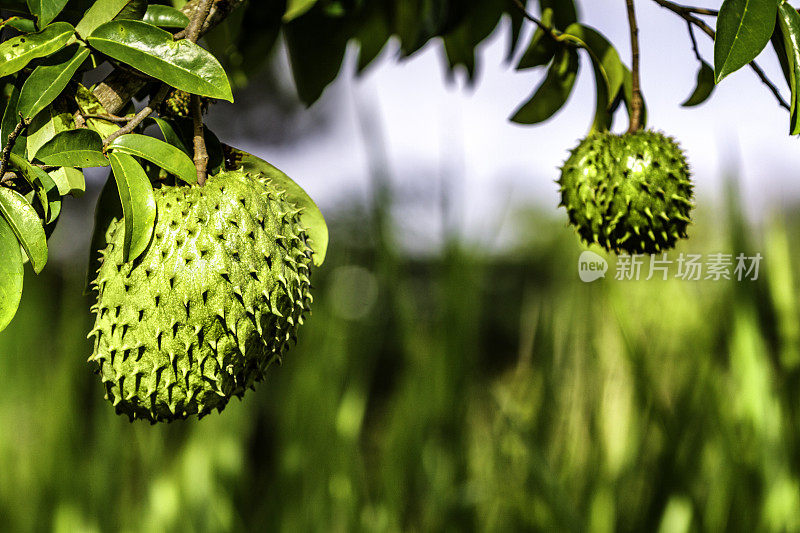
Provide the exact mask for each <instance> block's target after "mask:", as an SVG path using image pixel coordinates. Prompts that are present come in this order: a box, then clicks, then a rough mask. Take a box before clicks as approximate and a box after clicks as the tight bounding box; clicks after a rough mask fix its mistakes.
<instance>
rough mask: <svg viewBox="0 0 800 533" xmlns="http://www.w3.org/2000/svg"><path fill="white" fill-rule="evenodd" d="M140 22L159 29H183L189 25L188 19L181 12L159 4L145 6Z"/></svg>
mask: <svg viewBox="0 0 800 533" xmlns="http://www.w3.org/2000/svg"><path fill="white" fill-rule="evenodd" d="M142 21H143V22H146V23H148V24H152V25H153V26H158V27H159V28H185V27H186V26H188V25H189V17H187V16H186V15H184V14H183V11H180V10H178V9H175V8H174V7H171V6H162V5H159V4H153V5H149V6H147V11H146V12H145V14H144V17H143V18H142Z"/></svg>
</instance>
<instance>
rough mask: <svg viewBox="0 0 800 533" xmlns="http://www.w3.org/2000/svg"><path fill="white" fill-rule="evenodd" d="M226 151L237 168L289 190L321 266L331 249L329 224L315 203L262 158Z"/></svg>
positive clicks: (238, 151) (315, 262) (291, 200)
mask: <svg viewBox="0 0 800 533" xmlns="http://www.w3.org/2000/svg"><path fill="white" fill-rule="evenodd" d="M227 149H228V153H229V155H230V156H231V157H232V158H233V159H234V161H235V164H236V166H237V167H243V168H244V170H245V172H252V173H259V174H262V175H263V176H264V177H265V178H266V179H267V180H268V181H269V183H270V184H272V185H274V186H275V187H277V188H279V189H282V190H284V191H286V198H287V200H288V201H289V202H291V203H293V204H294V205H295V206H296V207H297V208H299V209H302V211H301V213H300V221H301V222H302V224H303V225H304V226H305V227H306V233H307V234H308V239H309V246H311V249H312V250H314V257H313V260H314V264H315V265H317V266H320V265H322V263H323V262H324V261H325V255H326V253H327V250H328V225H327V224H326V223H325V217H323V216H322V212H321V211H320V210H319V207H317V204H315V203H314V200H312V199H311V197H310V196H308V194H307V193H306V192H305V191H304V190H303V189H302V187H300V186H299V185H298V184H297V183H295V182H294V181H293V180H292V179H291V178H290V177H289V176H287V175H286V174H284V173H283V172H281V171H280V170H278V169H277V168H275V167H274V166H272V165H271V164H269V163H267V162H266V161H264V160H263V159H260V158H258V157H256V156H254V155H252V154H249V153H247V152H245V151H243V150H239V149H237V148H232V147H227Z"/></svg>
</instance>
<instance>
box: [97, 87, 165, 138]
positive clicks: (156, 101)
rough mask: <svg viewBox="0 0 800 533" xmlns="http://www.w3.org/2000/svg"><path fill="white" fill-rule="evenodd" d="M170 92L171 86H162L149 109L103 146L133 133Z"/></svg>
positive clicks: (149, 103) (141, 112) (148, 104)
mask: <svg viewBox="0 0 800 533" xmlns="http://www.w3.org/2000/svg"><path fill="white" fill-rule="evenodd" d="M169 91H170V86H169V85H167V84H166V83H163V84H161V88H160V89H159V90H158V92H157V93H156V94H155V96H153V97H152V98H151V99H150V101H149V102H148V103H147V107H145V108H144V109H142V110H141V111H139V112H138V113H136V115H135V116H134V117H133V118H132V119H131V120H130V121H129V122H128V124H126V125H125V126H123V127H121V128H120V129H118V130H117V131H115V132H114V133H112V134H111V135H109V136H108V137H106V139H105V140H104V141H103V146H108V145H109V144H111V142H113V141H114V139H116V138H117V137H120V136H122V135H126V134H128V133H131V132H132V131H133V130H135V129H136V127H137V126H138V125H139V124H141V123H142V122H143V121H144V119H146V118H147V117H149V116H150V114H151V113H152V112H153V111H154V110H155V109H156V108H157V107H158V106H159V105H161V102H163V101H164V98H166V97H167V94H168V93H169Z"/></svg>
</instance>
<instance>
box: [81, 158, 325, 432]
mask: <svg viewBox="0 0 800 533" xmlns="http://www.w3.org/2000/svg"><path fill="white" fill-rule="evenodd" d="M155 195H156V205H157V212H158V215H157V221H156V224H155V228H154V230H153V238H152V241H151V243H150V245H149V247H148V248H147V250H146V251H145V253H144V254H143V255H142V256H141V257H139V258H138V259H136V260H135V261H129V262H125V261H124V260H123V255H122V249H123V239H124V233H125V231H124V224H123V222H121V221H116V220H114V221H113V222H112V223H111V225H110V226H109V228H108V231H107V234H106V239H107V243H108V245H107V247H106V248H105V250H103V251H102V252H101V255H102V264H101V266H100V269H99V270H98V275H97V279H96V280H95V282H94V287H95V289H96V290H97V292H98V299H97V303H96V305H95V306H94V307H93V308H92V310H93V311H94V312H95V314H96V322H95V326H94V329H93V330H92V332H91V333H90V336H92V335H93V336H94V337H95V346H94V353H93V354H92V356H91V357H90V358H89V361H90V362H94V363H96V364H97V370H98V372H99V374H100V376H101V379H102V382H103V385H104V386H105V389H106V396H107V399H108V400H110V401H111V402H112V403H113V405H114V406H115V407H116V410H117V412H118V413H120V414H127V415H129V416H130V417H131V419H132V420H133V419H135V418H142V419H146V420H150V421H151V422H157V421H171V420H174V419H180V418H186V417H188V416H191V415H195V414H197V415H199V416H201V417H202V416H204V415H206V414H208V413H210V412H211V411H212V410H213V409H217V410H219V411H221V410H222V409H223V408H224V407H225V405H226V404H227V403H228V401H229V400H230V399H231V398H232V397H233V396H237V397H240V398H241V396H242V394H243V393H244V392H245V390H246V389H247V388H249V387H252V386H253V384H254V383H255V382H257V381H260V380H261V379H262V378H263V377H264V372H265V370H266V369H267V367H268V366H269V365H270V364H271V363H272V362H273V361H276V360H277V361H279V360H280V358H281V356H282V355H283V353H284V352H285V350H286V349H287V347H288V346H289V345H290V343H292V342H294V341H295V339H296V331H297V328H298V326H299V325H300V324H301V323H302V321H303V314H304V312H306V311H307V310H308V309H309V305H310V303H311V295H310V293H309V289H310V285H309V264H310V261H311V250H310V248H309V247H308V245H307V242H306V231H305V229H304V227H303V226H301V224H300V219H299V211H298V210H297V209H296V208H295V207H294V206H293V204H290V203H289V202H287V201H286V199H285V195H284V193H283V192H282V191H281V190H279V189H277V188H275V187H273V186H272V185H271V184H270V182H269V180H267V179H264V178H262V177H261V176H260V175H249V174H245V173H244V172H242V171H233V172H223V173H220V174H218V175H216V176H212V177H210V178H209V179H208V181H207V182H206V184H205V186H204V187H162V188H161V189H157V190H156V191H155Z"/></svg>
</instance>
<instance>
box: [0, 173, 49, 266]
mask: <svg viewBox="0 0 800 533" xmlns="http://www.w3.org/2000/svg"><path fill="white" fill-rule="evenodd" d="M0 215H2V216H3V217H4V218H5V220H6V222H8V225H9V226H11V229H12V230H13V231H14V235H16V236H17V240H19V243H20V244H21V245H22V248H23V249H24V250H25V253H27V254H28V258H29V259H30V260H31V266H33V271H34V272H36V273H37V274H38V273H39V272H41V271H42V269H43V268H44V265H45V264H46V263H47V236H45V234H44V227H43V226H42V219H40V218H39V215H37V214H36V210H35V209H34V208H33V206H32V205H31V204H29V203H28V202H27V200H25V198H24V197H23V196H22V195H21V194H19V193H18V192H16V191H12V190H11V189H8V188H6V187H0Z"/></svg>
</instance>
